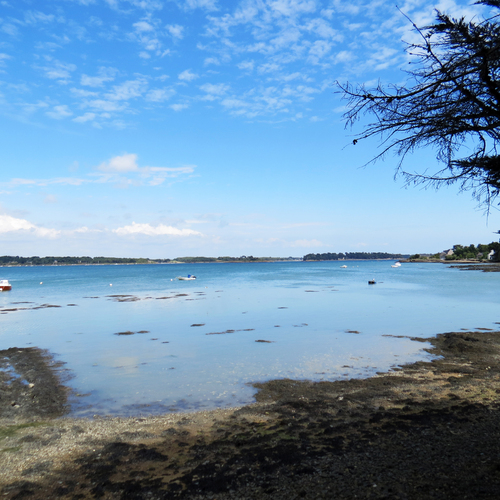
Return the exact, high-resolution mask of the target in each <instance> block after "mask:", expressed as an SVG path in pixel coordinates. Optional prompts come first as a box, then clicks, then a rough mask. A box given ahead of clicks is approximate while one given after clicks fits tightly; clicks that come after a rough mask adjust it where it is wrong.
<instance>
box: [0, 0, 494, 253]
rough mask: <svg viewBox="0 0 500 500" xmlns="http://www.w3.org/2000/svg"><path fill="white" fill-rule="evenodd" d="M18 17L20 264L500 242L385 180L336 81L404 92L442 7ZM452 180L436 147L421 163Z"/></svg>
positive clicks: (10, 210) (144, 7)
mask: <svg viewBox="0 0 500 500" xmlns="http://www.w3.org/2000/svg"><path fill="white" fill-rule="evenodd" d="M398 7H399V9H400V10H398V8H397V7H396V3H395V2H394V1H393V0H374V1H366V0H349V1H347V0H241V1H240V0H232V1H229V0H183V1H181V0H0V145H1V147H0V255H22V256H33V255H39V256H46V255H55V256H61V255H73V256H84V255H88V256H92V257H94V256H101V255H105V256H114V257H149V258H170V259H172V258H175V257H181V256H196V255H203V256H212V257H217V256H226V255H229V256H240V255H254V256H259V257H265V256H274V257H278V256H280V257H288V256H293V257H301V256H303V255H305V254H307V253H323V252H356V251H363V252H391V253H399V252H400V253H426V252H428V253H435V252H438V251H441V250H444V249H447V248H450V247H451V246H453V245H454V244H466V245H469V244H471V243H474V244H478V243H489V242H490V241H494V240H495V235H493V234H492V233H493V232H494V231H497V230H499V229H500V215H499V212H498V210H497V209H493V210H492V211H491V213H490V215H489V217H486V215H485V214H484V210H483V209H482V208H481V207H478V206H477V202H476V201H475V200H474V199H473V198H472V197H471V194H470V193H460V192H459V190H458V187H456V186H451V187H445V188H442V189H439V190H437V191H436V190H434V189H427V190H425V189H421V188H419V187H417V188H405V185H404V180H403V179H401V178H397V177H396V178H395V177H394V174H395V168H396V166H397V163H398V160H399V159H398V158H397V157H395V156H392V155H389V156H387V157H385V158H384V160H383V161H378V162H376V163H374V164H368V165H366V164H367V162H369V161H370V160H371V159H372V158H373V157H374V156H375V155H376V154H377V153H378V152H379V151H380V149H379V144H378V143H377V141H375V140H370V141H365V142H362V143H359V144H357V145H355V146H354V145H353V143H352V141H353V137H354V134H356V133H357V132H358V133H359V132H360V131H361V130H362V127H363V124H366V123H368V121H361V122H360V123H359V124H358V125H356V126H355V128H354V129H352V130H351V129H346V128H345V123H344V122H343V120H342V114H343V112H344V111H345V104H346V103H345V101H344V100H343V99H342V95H341V94H339V93H338V92H337V91H336V89H337V88H336V86H335V82H336V81H340V82H344V83H345V82H347V81H348V82H350V83H354V84H356V83H363V82H367V83H369V84H370V83H371V84H373V83H376V82H377V81H379V80H380V81H382V82H393V83H404V82H405V81H406V79H407V75H406V74H405V73H404V69H405V68H407V67H408V66H407V65H408V62H409V61H408V56H407V54H406V53H405V50H404V49H405V41H406V42H411V41H412V40H414V37H415V33H414V32H412V30H411V25H410V23H409V21H408V19H407V18H406V17H405V16H404V15H403V14H402V13H404V14H405V15H407V16H409V17H410V18H411V19H412V20H413V21H414V22H415V23H416V24H417V25H419V26H422V25H425V24H428V23H430V22H432V20H433V18H434V9H436V8H438V9H439V10H441V11H444V12H447V13H449V14H452V15H455V16H460V15H465V16H467V17H469V18H470V17H473V16H477V15H478V14H479V15H483V14H484V13H485V12H486V11H485V9H484V8H483V7H478V6H474V5H469V2H465V1H453V0H441V1H440V2H438V3H436V2H433V1H427V0H406V1H403V2H401V3H398ZM404 167H405V169H406V170H408V171H420V172H422V171H423V170H425V169H429V170H432V169H436V167H437V161H436V159H435V154H434V152H433V151H432V150H421V151H418V152H416V153H415V154H413V155H411V156H410V157H408V158H407V159H406V160H405V163H404Z"/></svg>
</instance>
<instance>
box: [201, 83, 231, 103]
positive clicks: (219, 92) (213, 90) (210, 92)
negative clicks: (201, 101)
mask: <svg viewBox="0 0 500 500" xmlns="http://www.w3.org/2000/svg"><path fill="white" fill-rule="evenodd" d="M200 89H201V90H203V92H206V93H207V96H205V99H208V100H210V101H213V100H214V99H216V98H217V97H221V96H223V95H224V94H226V93H227V92H228V90H229V85H226V84H224V83H217V84H213V83H205V84H204V85H200Z"/></svg>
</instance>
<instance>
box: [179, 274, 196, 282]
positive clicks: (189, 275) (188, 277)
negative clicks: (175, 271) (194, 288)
mask: <svg viewBox="0 0 500 500" xmlns="http://www.w3.org/2000/svg"><path fill="white" fill-rule="evenodd" d="M177 279H178V280H181V281H190V280H195V279H196V276H193V275H191V274H188V275H187V277H186V276H178V277H177Z"/></svg>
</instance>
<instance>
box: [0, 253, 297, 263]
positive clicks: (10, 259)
mask: <svg viewBox="0 0 500 500" xmlns="http://www.w3.org/2000/svg"><path fill="white" fill-rule="evenodd" d="M288 260H300V259H294V258H293V257H287V258H283V257H253V256H252V255H250V256H248V257H247V256H246V255H243V256H241V257H177V258H175V259H147V258H121V257H53V256H48V257H37V256H34V257H20V256H12V255H3V256H0V266H53V265H57V266H68V265H99V264H177V263H178V264H194V263H205V262H274V261H288Z"/></svg>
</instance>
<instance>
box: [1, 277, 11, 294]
mask: <svg viewBox="0 0 500 500" xmlns="http://www.w3.org/2000/svg"><path fill="white" fill-rule="evenodd" d="M8 290H12V285H11V284H10V283H9V282H8V280H0V292H6V291H8Z"/></svg>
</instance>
